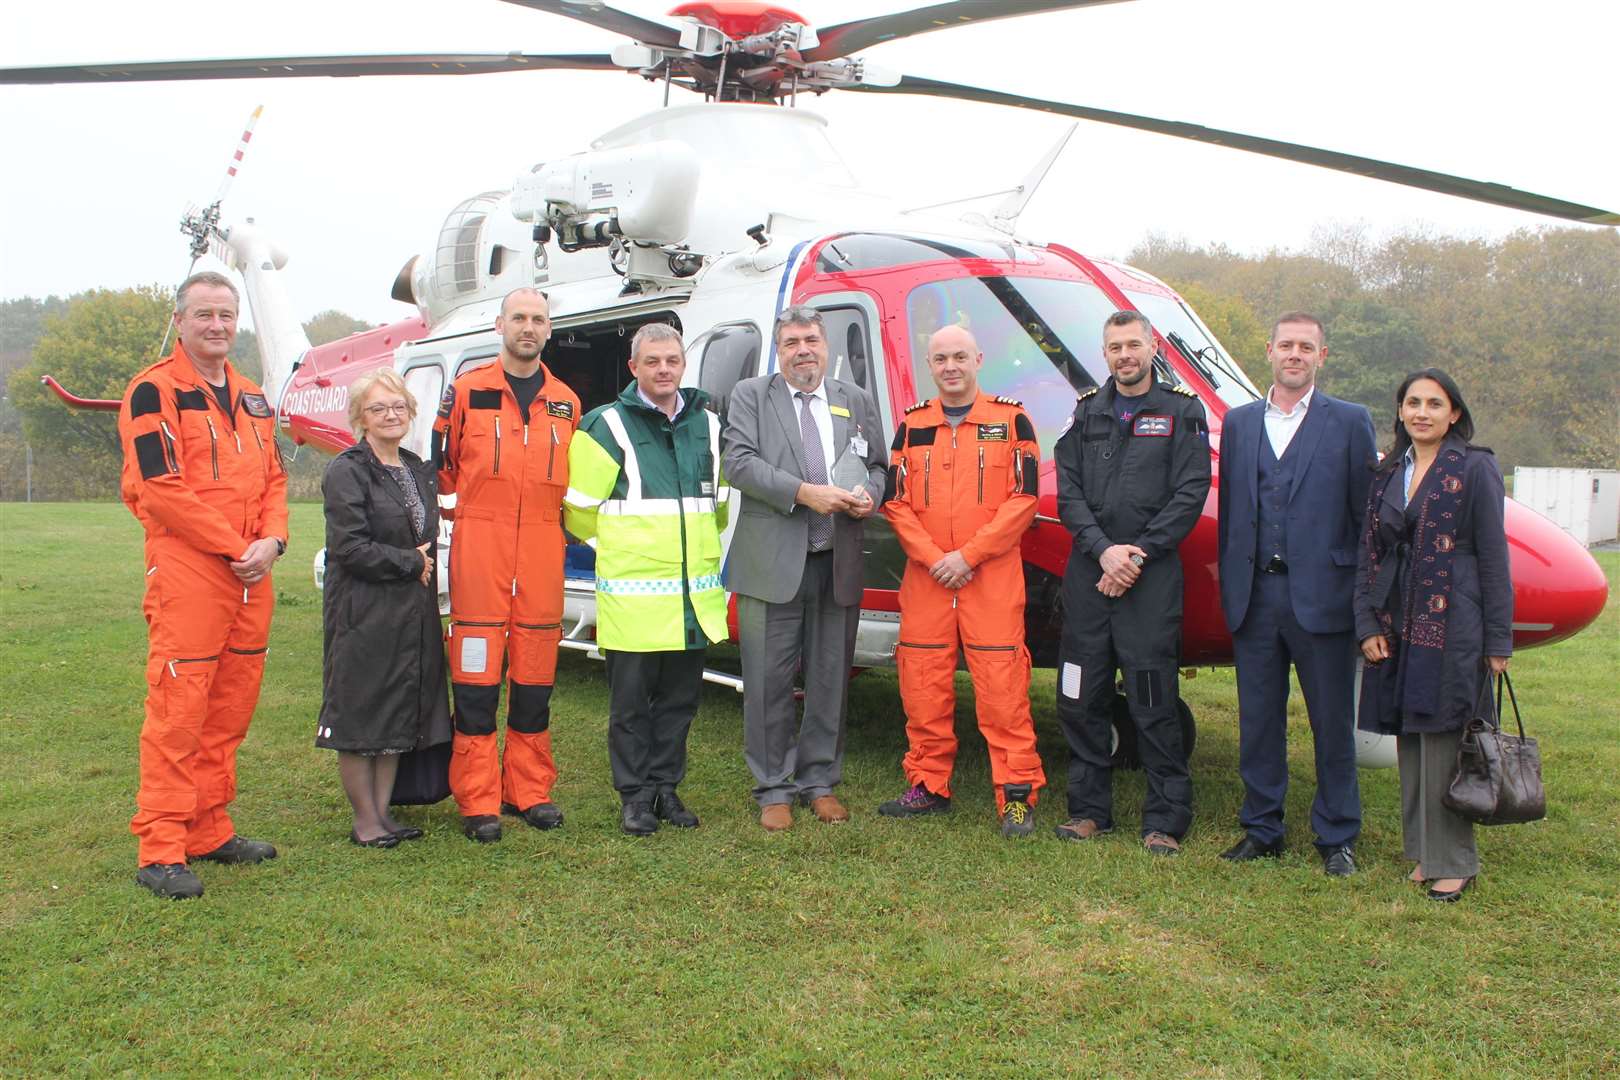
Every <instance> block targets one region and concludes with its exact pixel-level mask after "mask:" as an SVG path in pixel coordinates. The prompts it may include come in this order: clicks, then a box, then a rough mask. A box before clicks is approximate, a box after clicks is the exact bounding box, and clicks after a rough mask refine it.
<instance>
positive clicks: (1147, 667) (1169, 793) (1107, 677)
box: [1057, 555, 1192, 840]
mask: <svg viewBox="0 0 1620 1080" xmlns="http://www.w3.org/2000/svg"><path fill="white" fill-rule="evenodd" d="M1181 577H1182V575H1181V560H1180V559H1178V558H1176V557H1175V556H1173V555H1172V556H1171V557H1170V558H1167V559H1156V560H1154V561H1152V562H1149V563H1148V564H1147V565H1146V566H1144V567H1143V568H1142V575H1141V577H1139V578H1138V579H1137V582H1136V584H1135V585H1133V586H1131V588H1130V589H1129V590H1128V591H1127V592H1126V593H1125V595H1124V596H1121V597H1119V598H1118V599H1113V598H1110V597H1107V596H1104V595H1103V594H1102V593H1100V592H1098V591H1097V582H1098V581H1099V580H1100V579H1101V578H1102V567H1101V566H1100V565H1098V563H1097V561H1096V560H1095V559H1092V558H1089V557H1085V556H1080V557H1075V558H1071V559H1070V560H1069V566H1068V570H1067V572H1066V573H1065V574H1064V575H1063V639H1062V643H1061V645H1060V647H1059V653H1058V693H1057V714H1058V720H1059V721H1060V722H1061V723H1062V725H1063V735H1064V737H1065V738H1066V739H1068V741H1069V816H1070V817H1071V818H1090V819H1091V820H1093V821H1095V822H1096V823H1097V824H1098V825H1100V826H1102V827H1103V828H1105V829H1106V828H1112V827H1113V824H1114V809H1113V804H1114V769H1113V704H1114V694H1115V690H1114V672H1115V670H1116V669H1117V670H1118V671H1120V672H1121V673H1122V674H1123V676H1124V682H1125V700H1126V702H1127V703H1128V705H1129V706H1130V714H1131V720H1132V721H1133V722H1134V723H1135V724H1136V732H1137V735H1136V740H1137V747H1138V750H1139V751H1140V754H1141V758H1142V769H1143V772H1145V773H1146V775H1147V796H1146V798H1145V800H1144V801H1143V805H1142V835H1144V836H1145V835H1147V834H1148V833H1150V832H1162V833H1167V834H1169V835H1170V836H1174V837H1175V838H1176V839H1178V840H1179V839H1180V838H1181V837H1182V836H1183V835H1185V833H1186V832H1187V829H1188V828H1189V827H1191V825H1192V777H1191V775H1190V774H1189V772H1188V769H1187V750H1186V747H1184V746H1183V745H1182V739H1181V720H1180V718H1179V717H1178V716H1177V714H1176V700H1177V696H1178V694H1179V692H1180V683H1179V679H1178V674H1179V671H1178V667H1179V664H1178V662H1179V660H1180V658H1181V585H1182V582H1181Z"/></svg>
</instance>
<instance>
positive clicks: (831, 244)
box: [816, 233, 1013, 274]
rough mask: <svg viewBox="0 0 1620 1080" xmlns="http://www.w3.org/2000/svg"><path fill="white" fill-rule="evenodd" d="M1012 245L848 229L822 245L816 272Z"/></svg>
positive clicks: (1006, 255) (1001, 251)
mask: <svg viewBox="0 0 1620 1080" xmlns="http://www.w3.org/2000/svg"><path fill="white" fill-rule="evenodd" d="M1011 247H1012V245H1010V244H1008V245H1001V244H991V243H986V242H985V241H982V240H952V241H950V242H948V243H947V242H946V241H943V240H928V239H924V238H922V237H919V236H891V235H888V234H886V233H849V234H847V235H845V236H838V237H834V238H833V239H831V240H829V241H827V242H826V243H825V244H823V245H821V252H820V253H819V254H818V255H817V256H816V273H818V274H839V273H846V272H848V271H850V270H877V269H881V268H882V267H885V266H907V265H909V264H911V263H921V262H938V261H940V260H941V259H996V260H998V261H1006V260H1007V259H1010V258H1012V257H1013V252H1012V250H1010V249H1011Z"/></svg>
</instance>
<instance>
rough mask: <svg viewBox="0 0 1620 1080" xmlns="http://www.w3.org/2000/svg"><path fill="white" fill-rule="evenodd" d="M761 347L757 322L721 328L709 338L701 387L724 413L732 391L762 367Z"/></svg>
mask: <svg viewBox="0 0 1620 1080" xmlns="http://www.w3.org/2000/svg"><path fill="white" fill-rule="evenodd" d="M759 347H760V336H759V327H757V326H755V325H754V324H753V323H734V324H732V325H730V326H717V327H715V329H714V331H713V332H712V333H711V334H710V335H709V340H708V342H707V343H706V344H705V345H704V348H703V359H702V361H701V363H702V367H701V368H700V369H699V373H698V386H699V387H700V388H702V389H703V391H704V392H706V393H707V394H708V395H709V396H710V397H712V398H714V407H715V409H717V410H718V411H720V412H721V413H722V414H723V413H724V412H725V403H726V398H727V397H729V396H730V395H731V388H732V387H733V386H736V385H737V381H738V380H739V379H742V378H745V377H747V376H749V375H751V374H753V372H754V370H755V368H757V367H758V366H759Z"/></svg>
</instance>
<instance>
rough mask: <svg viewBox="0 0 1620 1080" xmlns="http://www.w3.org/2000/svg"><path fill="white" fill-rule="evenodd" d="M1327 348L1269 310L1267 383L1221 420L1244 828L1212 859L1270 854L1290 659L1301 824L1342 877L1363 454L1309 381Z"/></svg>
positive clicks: (1364, 444)
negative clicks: (1311, 748)
mask: <svg viewBox="0 0 1620 1080" xmlns="http://www.w3.org/2000/svg"><path fill="white" fill-rule="evenodd" d="M1327 352H1328V350H1327V342H1326V334H1325V332H1324V330H1323V328H1322V323H1321V320H1319V319H1317V318H1316V317H1315V316H1314V315H1308V314H1306V313H1304V312H1297V311H1296V312H1290V313H1288V314H1287V315H1284V316H1282V317H1281V318H1279V319H1278V320H1277V322H1276V325H1275V326H1274V327H1273V328H1272V332H1271V340H1270V341H1268V342H1266V358H1267V359H1268V360H1269V361H1270V362H1271V375H1272V380H1273V381H1272V385H1271V389H1270V390H1269V391H1268V392H1267V394H1266V397H1265V400H1264V401H1255V402H1250V403H1249V404H1247V405H1240V406H1238V407H1237V408H1235V409H1233V410H1232V411H1231V412H1229V413H1227V414H1226V419H1225V421H1224V423H1223V425H1222V431H1221V443H1220V488H1219V506H1220V528H1219V536H1220V578H1221V607H1222V609H1223V610H1224V611H1225V614H1226V625H1227V627H1228V628H1229V629H1230V630H1231V631H1232V642H1233V645H1234V651H1233V655H1234V658H1235V659H1236V661H1237V684H1238V733H1239V736H1238V737H1239V744H1238V772H1239V774H1240V775H1241V776H1242V777H1243V788H1244V792H1245V795H1244V800H1243V811H1242V815H1241V821H1242V823H1243V829H1244V833H1245V835H1244V837H1243V839H1242V840H1240V841H1238V843H1237V844H1236V845H1234V846H1233V847H1232V848H1231V849H1230V850H1228V851H1226V852H1224V853H1223V854H1222V855H1221V857H1222V858H1223V859H1230V860H1232V861H1234V862H1247V861H1249V860H1251V859H1258V858H1264V857H1275V856H1277V855H1279V854H1281V853H1282V847H1283V800H1284V797H1285V796H1286V795H1287V793H1288V744H1287V722H1288V719H1287V718H1288V668H1289V665H1290V664H1292V665H1293V667H1294V670H1295V671H1297V672H1298V674H1299V684H1300V689H1302V690H1303V691H1304V693H1305V709H1306V711H1307V713H1308V714H1309V716H1310V721H1311V733H1312V735H1313V736H1314V738H1315V742H1316V801H1315V802H1314V803H1312V805H1311V828H1312V830H1313V831H1314V832H1315V834H1316V846H1317V849H1318V851H1320V852H1321V856H1322V868H1323V869H1324V870H1325V871H1326V872H1327V873H1328V874H1330V875H1332V876H1335V877H1347V876H1349V875H1350V874H1353V873H1355V869H1356V864H1355V858H1354V856H1353V855H1352V853H1351V846H1352V845H1353V844H1354V843H1355V840H1356V836H1357V834H1358V833H1359V832H1360V831H1361V791H1360V788H1359V786H1358V783H1357V779H1356V746H1355V716H1354V714H1353V713H1352V711H1351V702H1352V697H1353V693H1354V688H1353V680H1354V678H1355V648H1356V643H1355V636H1354V618H1353V615H1352V612H1351V591H1352V589H1353V587H1354V579H1355V570H1356V545H1357V542H1358V540H1359V539H1360V535H1361V521H1362V516H1363V514H1364V512H1365V510H1366V504H1367V488H1368V485H1369V484H1370V483H1371V481H1372V468H1371V466H1372V465H1373V463H1374V461H1375V455H1374V449H1373V426H1372V416H1371V415H1370V414H1369V413H1368V412H1367V409H1366V407H1365V406H1362V405H1354V404H1351V403H1350V402H1347V401H1340V400H1338V399H1337V398H1331V397H1329V396H1328V395H1327V394H1325V393H1323V392H1321V391H1320V390H1318V389H1317V387H1316V376H1317V373H1318V372H1319V371H1321V369H1322V362H1323V361H1324V360H1326V359H1327Z"/></svg>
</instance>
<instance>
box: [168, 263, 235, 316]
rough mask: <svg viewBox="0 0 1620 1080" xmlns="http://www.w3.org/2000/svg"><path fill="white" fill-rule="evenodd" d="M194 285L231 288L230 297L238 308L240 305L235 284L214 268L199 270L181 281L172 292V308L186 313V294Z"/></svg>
mask: <svg viewBox="0 0 1620 1080" xmlns="http://www.w3.org/2000/svg"><path fill="white" fill-rule="evenodd" d="M195 285H207V286H210V287H212V288H216V289H218V288H226V289H229V290H231V298H232V299H233V300H235V301H236V306H237V307H238V308H240V307H241V306H242V294H241V293H239V292H237V291H236V286H235V285H233V284H232V283H231V279H230V278H228V277H226V276H225V275H224V274H221V273H218V272H217V271H214V270H201V271H198V272H197V273H195V274H192V275H191V276H190V277H188V278H186V280H184V281H182V282H181V283H180V288H179V290H178V291H176V292H175V294H174V310H176V311H178V312H179V313H180V314H182V315H184V314H185V313H186V294H187V293H188V292H190V291H191V289H192V287H193V286H195Z"/></svg>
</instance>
